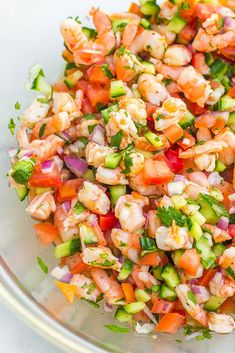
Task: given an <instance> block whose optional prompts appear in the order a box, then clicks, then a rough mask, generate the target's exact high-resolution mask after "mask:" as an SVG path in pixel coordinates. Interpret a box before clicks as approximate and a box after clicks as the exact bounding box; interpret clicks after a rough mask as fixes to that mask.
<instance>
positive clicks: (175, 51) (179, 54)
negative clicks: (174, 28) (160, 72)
mask: <svg viewBox="0 0 235 353" xmlns="http://www.w3.org/2000/svg"><path fill="white" fill-rule="evenodd" d="M191 59H192V54H191V52H190V50H189V49H188V48H187V47H186V46H185V45H182V44H173V45H171V46H169V47H168V48H167V49H166V51H165V54H164V57H163V61H164V63H165V64H167V65H173V66H184V65H187V64H188V63H189V62H190V61H191Z"/></svg>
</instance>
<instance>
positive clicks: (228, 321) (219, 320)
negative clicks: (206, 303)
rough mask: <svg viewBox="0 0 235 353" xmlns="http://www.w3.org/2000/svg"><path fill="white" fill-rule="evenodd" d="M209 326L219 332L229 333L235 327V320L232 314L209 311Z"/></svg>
mask: <svg viewBox="0 0 235 353" xmlns="http://www.w3.org/2000/svg"><path fill="white" fill-rule="evenodd" d="M208 327H209V329H210V330H211V331H214V332H217V333H229V332H232V330H233V329H234V328H235V322H234V320H233V318H232V316H231V315H227V314H217V313H209V314H208Z"/></svg>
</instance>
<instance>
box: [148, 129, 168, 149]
mask: <svg viewBox="0 0 235 353" xmlns="http://www.w3.org/2000/svg"><path fill="white" fill-rule="evenodd" d="M144 137H145V138H146V140H147V141H148V142H149V143H151V145H153V146H154V147H156V148H158V147H161V146H163V143H162V140H161V138H160V137H159V136H158V135H157V134H154V133H153V132H152V131H147V132H146V133H145V134H144Z"/></svg>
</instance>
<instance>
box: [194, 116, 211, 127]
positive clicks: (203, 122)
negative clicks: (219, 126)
mask: <svg viewBox="0 0 235 353" xmlns="http://www.w3.org/2000/svg"><path fill="white" fill-rule="evenodd" d="M214 124H215V118H214V117H213V116H212V115H211V114H204V115H201V116H199V117H198V118H197V120H196V122H195V127H196V128H197V129H198V128H201V127H207V128H208V129H210V128H211V127H212V126H214Z"/></svg>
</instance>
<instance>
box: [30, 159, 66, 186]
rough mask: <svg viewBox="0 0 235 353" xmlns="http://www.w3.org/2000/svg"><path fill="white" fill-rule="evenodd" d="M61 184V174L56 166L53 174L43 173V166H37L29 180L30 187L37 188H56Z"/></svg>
mask: <svg viewBox="0 0 235 353" xmlns="http://www.w3.org/2000/svg"><path fill="white" fill-rule="evenodd" d="M61 184H62V182H61V178H60V173H59V169H58V167H57V165H56V164H55V165H54V167H53V169H52V171H51V173H42V166H41V165H37V166H36V167H35V169H34V171H33V174H32V176H31V178H30V179H29V186H30V187H36V188H37V187H38V188H40V187H41V188H54V187H59V186H61Z"/></svg>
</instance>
